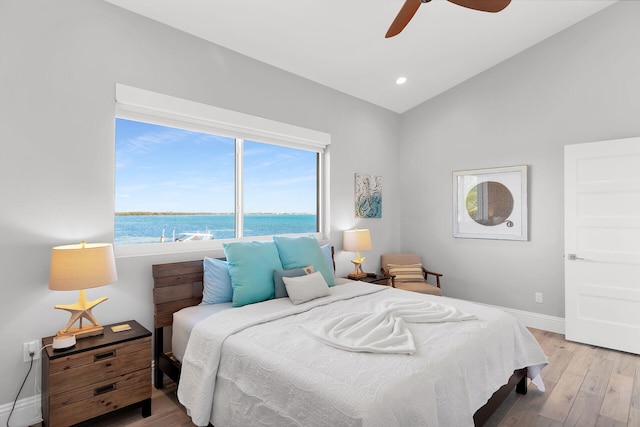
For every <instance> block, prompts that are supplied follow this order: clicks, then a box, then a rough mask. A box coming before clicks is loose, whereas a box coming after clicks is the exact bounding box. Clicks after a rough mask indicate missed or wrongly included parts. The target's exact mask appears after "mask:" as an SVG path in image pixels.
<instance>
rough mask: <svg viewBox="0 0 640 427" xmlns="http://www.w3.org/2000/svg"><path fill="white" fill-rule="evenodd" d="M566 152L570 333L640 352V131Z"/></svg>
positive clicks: (582, 339) (581, 339)
mask: <svg viewBox="0 0 640 427" xmlns="http://www.w3.org/2000/svg"><path fill="white" fill-rule="evenodd" d="M564 153H565V159H564V179H565V184H564V185H565V187H564V190H565V194H564V198H565V199H564V203H565V331H566V337H567V339H568V340H572V341H578V342H583V343H587V344H592V345H596V346H600V347H607V348H612V349H616V350H622V351H626V352H630V353H635V354H640V138H629V139H620V140H614V141H603V142H595V143H589V144H578V145H567V146H565V151H564Z"/></svg>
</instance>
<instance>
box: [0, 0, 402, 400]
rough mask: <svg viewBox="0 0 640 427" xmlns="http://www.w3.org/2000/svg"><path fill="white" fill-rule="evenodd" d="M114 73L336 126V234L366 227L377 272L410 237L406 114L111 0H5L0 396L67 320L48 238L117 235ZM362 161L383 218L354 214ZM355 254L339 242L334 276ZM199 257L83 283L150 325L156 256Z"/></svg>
mask: <svg viewBox="0 0 640 427" xmlns="http://www.w3.org/2000/svg"><path fill="white" fill-rule="evenodd" d="M116 82H120V83H124V84H127V85H130V86H135V87H140V88H143V89H149V90H153V91H156V92H160V93H165V94H168V95H173V96H178V97H181V98H185V99H190V100H194V101H198V102H204V103H208V104H211V105H215V106H218V107H222V108H227V109H230V110H236V111H241V112H244V113H248V114H253V115H256V116H260V117H265V118H269V119H272V120H277V121H280V122H285V123H290V124H293V125H297V126H303V127H307V128H310V129H316V130H319V131H322V132H326V133H330V134H331V135H332V145H331V201H330V202H331V224H332V229H331V233H330V236H329V237H330V240H331V241H332V243H333V244H334V245H336V246H337V249H338V250H339V249H340V248H341V247H342V230H344V229H348V228H353V227H354V226H356V225H358V226H359V227H361V228H363V227H368V228H370V229H371V233H372V238H373V243H374V250H372V251H371V252H369V253H367V255H368V256H369V259H368V260H367V262H366V263H365V266H366V267H367V270H373V269H375V268H377V264H378V262H377V260H378V259H379V255H380V253H381V251H382V250H383V249H391V250H394V249H395V250H397V249H399V247H400V241H399V238H398V236H399V234H400V225H399V222H400V221H399V220H400V195H399V194H398V192H397V191H395V189H396V187H397V180H398V178H397V175H398V173H397V172H398V171H397V167H396V162H395V161H393V159H394V158H396V156H397V155H396V152H397V147H395V146H393V145H389V141H397V135H398V134H399V116H398V115H397V114H395V113H392V112H389V111H387V110H384V109H381V108H378V107H375V106H373V105H371V104H368V103H365V102H362V101H359V100H356V99H354V98H352V97H349V96H346V95H343V94H340V93H338V92H336V91H333V90H330V89H327V88H325V87H323V86H320V85H317V84H315V83H312V82H310V81H308V80H305V79H302V78H299V77H297V76H294V75H292V74H289V73H286V72H283V71H281V70H278V69H275V68H273V67H270V66H267V65H265V64H263V63H259V62H257V61H254V60H252V59H249V58H246V57H243V56H241V55H238V54H236V53H234V52H231V51H228V50H226V49H223V48H221V47H219V46H216V45H213V44H210V43H207V42H204V41H202V40H200V39H197V38H194V37H192V36H189V35H186V34H183V33H181V32H178V31H176V30H174V29H171V28H169V27H166V26H164V25H161V24H159V23H156V22H153V21H150V20H147V19H144V18H142V17H139V16H136V15H134V14H131V13H129V12H125V11H123V10H121V9H119V8H117V7H115V6H113V5H110V4H106V3H104V2H102V1H98V0H56V1H55V2H54V1H46V0H0V91H1V92H0V141H1V142H2V159H3V161H2V167H1V168H0V182H1V184H0V200H1V202H0V203H2V205H1V206H2V209H1V210H0V236H1V238H0V245H1V249H2V257H0V266H1V271H2V279H1V280H0V290H1V292H2V297H1V298H0V313H2V314H1V316H2V317H1V318H2V322H0V336H2V338H3V343H4V351H2V352H1V353H0V378H2V386H1V387H0V404H1V403H5V402H11V401H12V400H13V398H14V397H15V393H16V392H17V390H18V387H19V385H20V383H21V381H22V378H23V376H24V374H25V373H26V371H27V367H28V365H27V364H25V363H23V361H22V343H23V342H24V341H28V340H31V339H39V338H40V337H43V336H48V335H52V334H54V333H55V331H56V329H58V328H61V327H63V326H64V324H65V323H66V321H67V320H68V313H67V312H64V311H61V310H54V309H53V305H54V304H65V303H71V302H74V301H75V300H76V298H77V294H76V293H75V292H73V293H66V292H54V291H50V290H49V289H48V288H47V280H48V269H49V256H50V251H51V247H53V246H55V245H60V244H67V243H75V242H78V241H80V240H83V239H84V240H87V241H90V242H96V241H112V240H113V211H114V200H113V195H114V108H115V105H114V88H115V83H116ZM353 159H357V161H354V160H353ZM389 159H391V160H389ZM356 172H362V173H370V174H375V175H382V176H383V179H384V184H383V192H384V207H383V209H384V211H383V218H382V219H378V220H366V221H357V220H356V219H354V216H353V197H354V196H353V191H354V190H353V187H354V173H356ZM352 255H353V254H350V253H340V252H339V253H338V257H337V261H338V274H347V273H348V272H349V271H350V270H351V268H352V266H351V264H350V263H349V259H350V258H351V256H352ZM202 256H203V254H201V253H197V254H193V253H187V254H181V255H173V256H170V255H162V256H153V257H137V258H120V259H118V260H117V268H118V276H119V280H118V282H117V283H115V284H113V285H110V286H106V287H102V288H98V289H90V290H88V291H87V297H88V298H90V299H93V298H96V297H99V296H108V297H109V300H108V301H106V302H104V303H102V304H101V305H99V306H98V307H96V308H95V309H94V314H95V315H96V316H97V318H98V319H99V320H100V321H101V322H102V323H103V324H108V323H114V322H120V321H124V320H128V319H136V320H138V321H139V322H140V323H142V324H143V325H144V326H146V327H147V328H149V329H151V328H152V327H153V323H152V318H153V312H152V302H151V289H152V279H151V265H152V264H154V263H158V262H169V261H179V260H188V259H196V258H200V257H202ZM150 356H151V355H150ZM28 384H30V385H27V389H26V390H25V392H24V393H23V394H22V395H21V397H24V396H29V395H32V394H33V383H31V381H29V383H28Z"/></svg>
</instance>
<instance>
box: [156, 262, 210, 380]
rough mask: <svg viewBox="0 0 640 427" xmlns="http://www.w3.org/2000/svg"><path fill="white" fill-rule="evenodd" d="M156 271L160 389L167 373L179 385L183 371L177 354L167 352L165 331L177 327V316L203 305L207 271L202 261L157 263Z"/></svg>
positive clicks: (157, 374)
mask: <svg viewBox="0 0 640 427" xmlns="http://www.w3.org/2000/svg"><path fill="white" fill-rule="evenodd" d="M152 271H153V325H154V328H155V334H154V337H155V340H154V346H153V356H154V359H155V368H154V383H155V387H156V388H163V386H164V377H163V374H166V375H167V376H168V377H169V378H171V379H172V380H173V381H175V382H176V383H177V382H178V379H179V378H180V369H181V363H180V362H179V361H178V360H177V359H176V358H175V357H174V356H173V353H172V352H171V351H169V352H165V351H164V338H165V337H164V328H165V327H166V326H171V325H173V313H175V312H176V311H178V310H181V309H183V308H185V307H190V306H192V305H198V304H200V302H201V301H202V280H203V274H204V269H203V263H202V260H196V261H183V262H173V263H169V264H156V265H154V266H153V267H152Z"/></svg>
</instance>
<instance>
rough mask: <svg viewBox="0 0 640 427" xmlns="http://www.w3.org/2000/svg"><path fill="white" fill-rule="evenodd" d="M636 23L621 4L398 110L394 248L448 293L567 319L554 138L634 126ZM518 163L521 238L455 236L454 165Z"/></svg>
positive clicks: (639, 94) (638, 119)
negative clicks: (525, 188) (419, 259)
mask: <svg viewBox="0 0 640 427" xmlns="http://www.w3.org/2000/svg"><path fill="white" fill-rule="evenodd" d="M638 22H640V2H626V1H622V2H619V3H617V4H614V5H613V6H611V7H610V8H607V9H605V10H604V11H603V12H601V13H598V14H596V15H594V16H593V17H591V18H589V19H587V20H586V21H583V22H581V23H578V24H577V25H575V26H573V27H572V28H569V29H568V30H566V31H564V32H561V33H559V34H557V35H555V36H553V37H551V38H549V39H547V40H546V41H544V42H542V43H540V44H538V45H536V46H534V47H532V48H531V49H528V50H527V51H525V52H523V53H521V54H520V55H518V56H516V57H514V58H511V59H509V60H507V61H505V62H504V63H502V64H500V65H498V66H496V67H494V68H492V69H490V70H488V71H487V72H485V73H483V74H481V75H479V76H477V77H475V78H473V79H471V80H468V81H467V82H465V83H464V84H461V85H459V86H457V87H456V88H454V89H452V90H450V91H449V92H447V93H445V94H443V95H441V96H439V97H437V98H435V99H433V100H431V101H429V102H427V103H425V104H423V105H421V106H419V107H416V108H414V109H413V110H411V111H410V112H407V113H405V114H404V115H403V116H402V124H401V127H402V154H401V160H400V163H401V165H402V170H403V171H407V173H403V174H402V175H401V185H402V188H403V189H406V190H405V191H404V192H403V197H402V207H403V211H402V226H403V229H402V247H403V250H405V251H418V252H420V253H421V254H422V255H423V259H424V261H425V262H426V263H427V264H428V265H429V267H431V268H432V269H433V270H435V271H440V272H442V273H445V276H444V278H443V288H444V294H445V295H447V296H453V297H459V298H464V299H470V300H474V301H479V302H483V303H487V304H492V305H497V306H502V307H509V308H513V309H519V310H524V311H528V312H535V313H541V314H544V315H550V316H557V317H564V260H563V251H564V242H563V238H564V236H563V233H564V227H563V221H564V217H563V216H564V211H563V203H564V201H563V197H564V196H563V147H564V145H566V144H578V143H582V142H591V141H599V140H610V139H617V138H626V137H632V136H638V135H640V55H638V46H640V25H638ZM506 36H507V37H508V35H506ZM523 164H524V165H529V167H530V169H529V230H530V233H529V241H528V242H516V241H499V240H475V239H459V238H456V239H454V238H453V237H452V235H453V232H452V229H453V225H452V215H453V208H452V198H453V196H452V192H453V189H452V172H453V171H456V170H466V169H478V168H489V167H498V166H512V165H523ZM639 167H640V165H639ZM535 292H543V294H544V303H543V304H536V303H535V301H534V293H535Z"/></svg>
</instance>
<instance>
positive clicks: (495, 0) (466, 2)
mask: <svg viewBox="0 0 640 427" xmlns="http://www.w3.org/2000/svg"><path fill="white" fill-rule="evenodd" d="M430 1H431V0H406V1H405V2H404V5H403V6H402V9H400V12H398V15H397V16H396V19H394V20H393V22H392V23H391V26H390V27H389V30H388V31H387V34H386V35H385V36H384V37H385V38H389V37H393V36H396V35H398V34H400V32H401V31H402V30H403V29H404V27H406V26H407V24H408V23H409V21H411V18H413V15H415V14H416V12H417V11H418V8H419V7H420V4H421V3H429V2H430ZM449 1H450V2H451V3H455V4H457V5H458V6H462V7H467V8H469V9H475V10H480V11H483V12H494V13H495V12H500V11H501V10H502V9H504V8H505V7H507V6H508V5H509V3H511V0H449Z"/></svg>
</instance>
